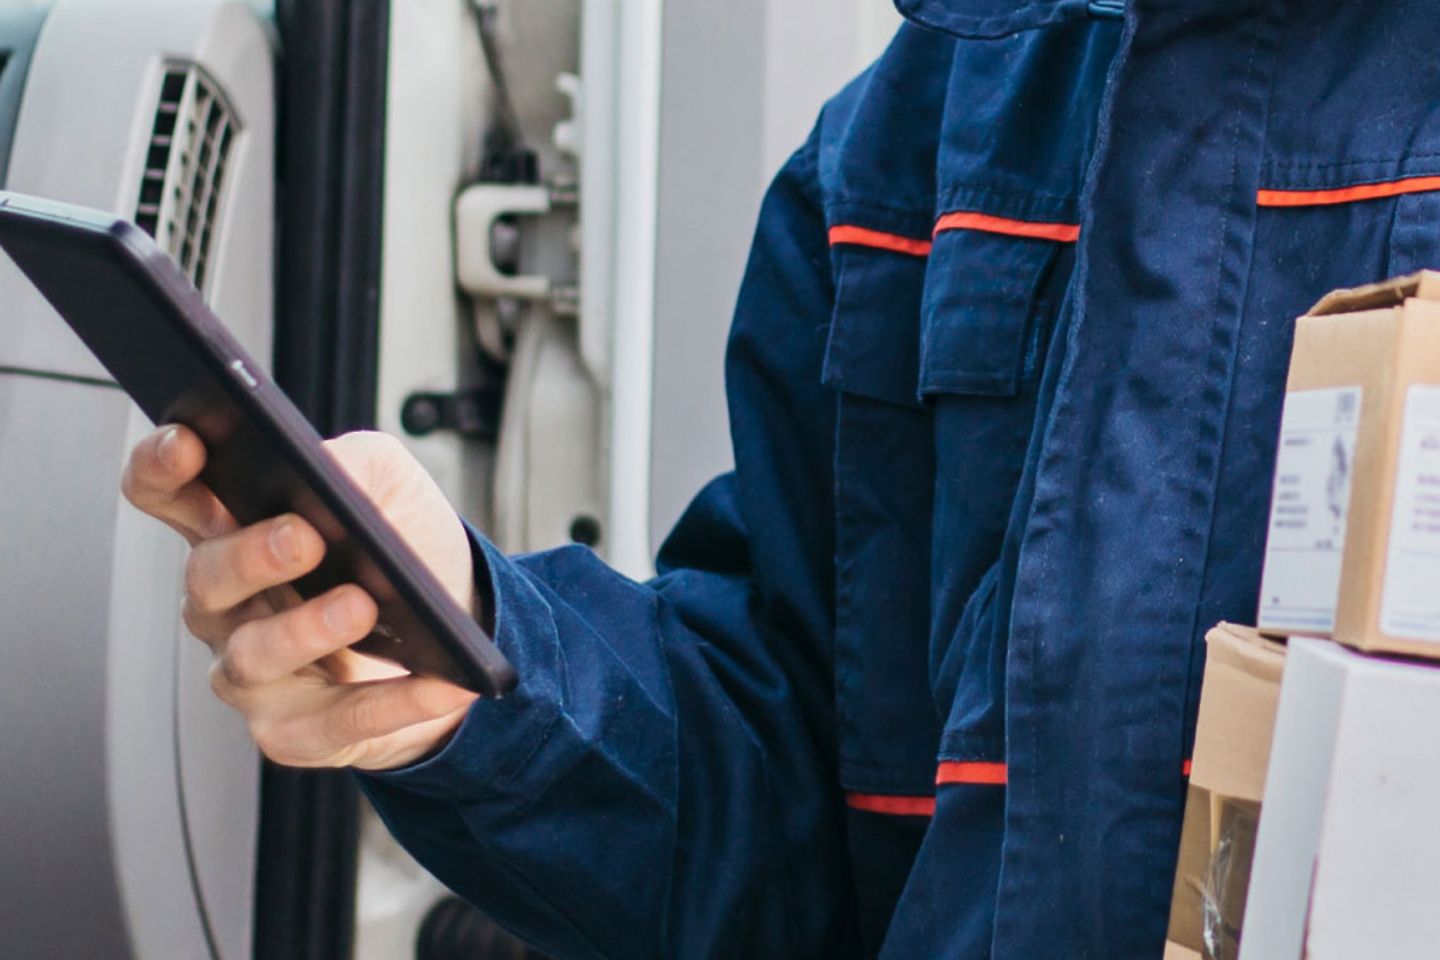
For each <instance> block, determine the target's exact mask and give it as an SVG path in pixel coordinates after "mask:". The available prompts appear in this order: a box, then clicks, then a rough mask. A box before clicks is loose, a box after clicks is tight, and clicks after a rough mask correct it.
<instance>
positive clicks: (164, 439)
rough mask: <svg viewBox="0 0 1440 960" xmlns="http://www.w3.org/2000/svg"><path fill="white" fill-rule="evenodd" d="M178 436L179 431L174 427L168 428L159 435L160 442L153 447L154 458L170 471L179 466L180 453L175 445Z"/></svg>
mask: <svg viewBox="0 0 1440 960" xmlns="http://www.w3.org/2000/svg"><path fill="white" fill-rule="evenodd" d="M179 436H180V431H179V430H178V429H176V428H175V427H170V428H168V429H167V430H166V431H165V432H164V433H162V434H161V435H160V442H159V443H158V444H157V445H156V447H155V456H157V457H159V458H160V462H161V463H162V464H164V465H165V466H167V467H169V468H170V469H171V470H174V469H175V468H176V467H178V466H180V462H179V461H180V457H179V452H180V451H179V448H178V446H177V445H176V443H175V440H176V439H177V438H178V437H179Z"/></svg>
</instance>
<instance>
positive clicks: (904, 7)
mask: <svg viewBox="0 0 1440 960" xmlns="http://www.w3.org/2000/svg"><path fill="white" fill-rule="evenodd" d="M895 7H896V9H898V10H899V11H900V13H901V14H903V15H904V16H905V17H906V19H908V20H912V21H914V22H915V23H918V24H920V25H921V26H925V27H930V28H932V29H936V30H943V31H945V32H946V33H952V34H954V35H955V36H957V37H972V38H977V39H978V38H994V37H1004V36H1009V35H1010V34H1012V33H1019V32H1020V31H1022V30H1033V29H1035V28H1036V27H1048V26H1052V25H1055V24H1060V23H1069V22H1071V21H1074V20H1084V19H1086V18H1089V17H1095V16H1100V17H1116V16H1119V15H1120V13H1121V12H1122V11H1123V9H1124V4H1123V0H895Z"/></svg>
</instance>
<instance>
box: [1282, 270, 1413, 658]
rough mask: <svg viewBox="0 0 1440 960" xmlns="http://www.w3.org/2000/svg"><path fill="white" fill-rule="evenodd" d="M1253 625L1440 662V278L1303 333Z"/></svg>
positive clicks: (1347, 309)
mask: <svg viewBox="0 0 1440 960" xmlns="http://www.w3.org/2000/svg"><path fill="white" fill-rule="evenodd" d="M1259 625H1260V629H1261V630H1262V631H1264V632H1265V633H1271V634H1282V635H1286V634H1310V635H1314V636H1333V637H1334V638H1335V639H1337V640H1339V641H1341V642H1342V643H1346V644H1349V645H1351V646H1354V647H1356V648H1358V649H1361V650H1369V651H1387V652H1392V653H1404V654H1411V655H1418V656H1435V657H1440V273H1434V272H1430V271H1426V272H1422V273H1418V274H1414V275H1412V276H1408V277H1400V278H1397V279H1394V280H1389V281H1386V282H1385V283H1380V284H1375V285H1373V286H1369V287H1360V288H1357V289H1355V290H1339V291H1336V292H1335V293H1332V294H1330V295H1329V296H1327V297H1326V298H1325V299H1323V300H1321V301H1320V302H1319V303H1318V304H1316V306H1315V307H1314V309H1312V310H1311V311H1310V312H1309V313H1308V314H1306V315H1305V316H1304V317H1301V318H1300V319H1299V320H1298V321H1297V322H1296V328H1295V346H1294V350H1293V353H1292V355H1291V360H1290V376H1289V380H1288V381H1287V384H1286V397H1285V412H1284V416H1283V418H1282V424H1281V435H1280V443H1279V449H1278V455H1277V458H1276V471H1275V487H1274V494H1273V497H1272V501H1271V514H1270V530H1269V538H1268V540H1267V543H1266V549H1265V571H1264V576H1263V578H1262V582H1261V587H1260V613H1259Z"/></svg>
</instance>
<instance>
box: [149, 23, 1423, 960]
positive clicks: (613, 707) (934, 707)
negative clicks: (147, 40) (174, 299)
mask: <svg viewBox="0 0 1440 960" xmlns="http://www.w3.org/2000/svg"><path fill="white" fill-rule="evenodd" d="M899 6H900V8H901V10H902V12H904V13H905V14H906V16H907V17H908V18H909V20H910V21H911V22H910V23H908V24H907V25H906V26H905V27H904V28H903V29H902V30H901V31H900V33H899V35H898V36H897V37H896V39H895V41H894V43H893V44H892V45H891V47H890V49H889V50H888V52H886V54H885V55H884V56H883V57H882V58H881V59H880V60H879V61H878V62H877V63H876V64H875V65H874V66H872V67H871V68H870V69H869V70H868V71H866V72H865V73H864V74H863V75H861V76H860V77H859V78H858V79H857V80H855V81H854V82H853V83H852V84H851V85H850V86H849V87H847V88H846V89H845V90H844V91H843V92H841V93H840V94H839V95H838V96H837V97H836V98H835V99H834V100H833V101H832V102H831V103H830V104H828V105H827V106H826V108H825V110H824V111H823V113H822V115H821V117H820V119H819V123H818V125H817V127H816V128H815V132H814V134H813V135H812V136H811V138H810V140H809V142H807V143H806V144H805V145H804V146H803V147H802V148H801V149H800V150H799V152H798V153H796V154H795V156H794V157H793V158H792V159H791V160H790V162H789V163H788V164H787V165H786V167H785V168H784V169H783V170H782V171H781V173H780V174H779V176H778V178H777V179H776V181H775V184H774V186H773V187H772V189H771V191H770V193H769V196H768V198H767V199H766V201H765V205H764V208H763V210H762V212H761V216H760V222H759V227H758V230H757V235H756V239H755V245H754V251H753V253H752V256H751V259H750V264H749V268H748V271H747V274H746V277H745V281H744V287H743V289H742V292H741V296H740V300H739V305H738V308H737V311H736V316H735V322H734V328H733V333H732V335H731V340H730V347H729V354H728V360H727V373H728V391H729V399H730V412H731V423H732V431H733V439H734V450H735V462H736V469H735V472H734V473H733V474H729V475H726V476H723V477H721V478H719V479H717V480H715V481H714V482H713V483H711V484H710V485H709V486H708V487H706V488H705V489H704V490H703V491H701V493H700V494H699V495H698V497H697V498H696V499H695V501H694V503H693V504H692V505H691V507H690V508H689V510H688V512H687V513H686V514H685V516H684V517H683V518H682V520H681V521H680V523H679V525H678V526H677V527H676V529H675V530H674V532H673V533H672V534H671V536H670V537H669V539H668V541H667V542H666V544H665V546H664V548H663V550H662V552H661V555H660V559H659V564H658V569H659V570H660V574H659V576H658V577H657V578H656V579H655V580H653V581H651V582H650V583H646V584H637V583H633V582H630V581H627V580H626V579H624V578H622V577H620V576H619V575H617V574H615V573H614V572H612V571H611V570H609V569H607V568H606V567H605V566H604V565H603V564H602V563H601V562H600V561H599V560H598V559H597V558H596V557H595V556H594V555H593V554H591V553H590V552H589V551H587V550H585V549H584V548H581V547H569V548H564V549H560V550H555V551H552V552H548V553H543V554H539V555H535V556H528V557H523V558H509V557H505V556H503V555H501V554H499V553H498V552H497V551H496V550H495V549H493V548H492V547H491V546H490V545H489V544H488V543H487V542H486V540H485V539H484V537H483V536H481V535H480V534H478V533H475V532H473V531H468V530H467V529H466V528H465V527H463V526H462V524H461V522H460V521H459V520H458V519H457V518H456V517H455V514H454V512H453V511H452V510H451V509H450V508H449V507H448V506H447V504H446V503H445V501H444V499H443V497H442V496H441V495H440V494H439V493H438V491H437V490H436V488H435V487H434V485H433V484H432V483H431V482H430V481H429V478H428V477H426V476H425V475H424V474H423V472H422V471H420V469H419V468H418V467H417V466H416V465H415V464H414V463H413V461H411V460H409V459H408V458H407V457H406V456H405V454H404V453H403V451H402V450H401V449H400V447H399V445H398V444H397V443H395V442H393V441H390V440H388V439H386V438H381V437H377V436H375V435H355V436H350V437H347V438H342V439H340V440H338V441H335V442H334V444H333V447H332V449H334V451H335V453H336V455H337V456H339V457H340V458H341V460H342V461H343V462H344V463H346V465H347V466H348V467H349V468H350V469H351V470H352V472H353V473H354V474H355V475H356V477H357V478H358V479H359V480H360V482H361V483H362V484H363V485H364V486H365V487H366V488H367V489H368V490H369V491H370V493H371V494H372V495H373V496H374V497H375V498H376V499H377V501H378V502H379V503H380V505H381V507H382V508H383V509H384V510H385V511H386V513H387V514H388V515H389V516H390V518H391V519H392V520H393V521H394V522H395V524H396V525H397V527H398V528H399V529H400V530H401V531H403V532H404V533H405V534H406V536H407V537H408V538H409V539H410V540H411V542H412V543H414V545H415V546H416V547H417V549H418V551H419V553H420V555H421V556H422V557H423V558H424V559H425V560H426V561H427V563H429V564H430V565H431V567H432V568H433V569H434V570H435V571H436V572H437V574H439V575H440V576H441V578H442V579H443V580H444V582H446V583H447V584H448V585H449V586H450V588H451V590H452V591H453V592H454V593H455V595H456V596H457V598H459V599H461V600H462V602H466V603H470V604H471V605H472V606H473V608H474V609H475V610H476V612H477V614H483V615H485V616H488V617H493V618H494V622H495V629H496V634H497V639H498V642H499V644H500V646H501V648H502V649H503V650H504V651H505V652H506V654H507V655H508V656H509V658H510V659H511V661H512V662H513V663H514V664H515V665H516V667H517V668H518V670H519V674H520V678H521V679H520V686H519V688H518V690H517V691H516V693H515V694H514V695H512V696H510V697H508V698H506V699H504V700H500V701H484V700H481V701H474V702H472V698H471V697H470V696H469V695H468V694H466V693H464V692H463V691H460V690H458V689H456V688H453V687H449V686H447V685H445V684H444V683H442V682H440V681H436V680H428V679H419V678H412V677H393V676H389V677H386V678H380V679H376V676H377V675H376V673H375V672H374V667H373V665H372V664H367V663H365V662H364V661H362V660H361V659H360V658H358V657H356V656H355V655H353V654H349V653H348V652H347V651H345V650H344V647H345V645H346V644H348V643H350V642H352V641H354V640H355V639H357V638H358V637H360V636H362V635H364V634H365V633H366V632H367V630H368V628H369V626H370V624H371V622H372V621H373V618H374V616H375V610H374V604H373V603H372V602H371V601H370V599H369V598H368V597H366V596H365V595H364V594H363V593H362V592H361V591H360V590H359V588H356V587H342V588H340V589H339V590H337V591H335V592H334V593H333V594H331V595H327V596H325V597H321V598H318V599H315V600H311V601H309V602H307V603H304V604H300V605H293V604H287V603H280V602H275V601H273V600H271V599H267V598H269V597H273V596H274V595H275V594H274V592H273V591H268V592H267V588H270V587H273V586H275V585H278V584H283V583H286V582H288V581H290V580H292V579H294V578H295V577H296V576H298V575H299V574H301V573H303V572H305V571H306V570H308V569H310V568H311V567H313V566H314V564H315V563H316V561H317V560H318V558H319V555H320V552H321V549H322V547H321V544H320V541H319V538H318V536H317V535H316V534H315V532H314V531H313V530H312V529H310V528H309V527H308V526H306V525H305V524H304V523H303V522H302V521H300V520H298V519H297V518H294V517H285V518H280V519H278V520H275V521H270V522H266V523H262V524H259V525H257V526H255V527H252V528H248V529H243V530H237V529H235V527H234V523H233V521H231V520H230V519H229V518H228V516H227V515H225V513H224V511H223V510H222V509H220V508H219V506H218V505H217V504H216V503H215V502H214V501H213V498H211V497H210V495H209V493H208V492H207V491H206V490H205V489H204V488H203V487H200V486H198V485H197V484H196V482H195V481H194V477H195V476H196V474H197V472H198V470H199V468H200V465H201V463H202V461H203V457H204V451H203V449H202V447H201V446H200V444H199V442H198V440H197V439H196V438H195V437H194V435H193V434H190V433H188V432H186V431H184V430H179V429H170V430H165V431H161V432H159V433H157V434H156V435H154V436H153V437H151V438H149V439H147V440H146V441H144V442H143V443H142V444H141V445H140V446H139V447H138V448H137V449H136V451H135V453H134V456H133V459H132V461H131V465H130V467H129V470H128V473H127V478H126V481H125V483H126V491H127V493H128V495H129V496H130V497H131V499H132V500H133V501H134V502H135V503H136V504H137V505H139V506H141V507H142V508H144V509H146V510H148V511H149V512H151V513H154V514H156V515H157V516H160V517H162V518H164V519H166V520H167V521H169V522H170V523H172V525H174V526H176V527H177V528H179V529H180V530H181V531H182V532H183V533H185V534H186V535H187V536H188V537H189V538H190V539H191V541H192V543H193V544H194V545H195V546H194V550H193V554H192V558H191V561H190V568H189V574H190V576H189V584H188V585H189V604H188V608H187V617H188V622H189V623H190V626H191V628H192V630H193V631H194V632H195V633H196V634H197V635H198V636H199V637H201V638H202V639H204V640H206V641H207V642H208V643H210V644H211V645H212V646H213V647H214V649H215V652H216V669H215V671H214V678H215V681H214V685H215V688H216V691H217V693H218V694H219V695H220V696H221V697H222V698H224V699H225V700H227V701H228V702H230V703H232V704H233V705H235V706H236V707H237V708H239V709H240V710H241V711H243V712H244V713H245V715H246V717H247V718H248V719H249V722H250V724H251V727H252V730H253V731H254V734H255V736H256V739H257V741H258V742H259V744H260V745H261V747H262V748H263V749H264V750H265V751H266V752H267V753H268V754H269V755H270V756H271V757H273V758H274V759H276V760H277V761H279V762H281V763H290V764H297V765H317V766H318V765H331V766H352V767H354V768H356V769H357V770H359V771H361V773H360V774H359V777H360V780H361V783H362V785H363V786H364V788H365V790H366V791H367V793H368V794H369V796H370V797H371V799H372V800H373V801H374V803H375V805H376V807H377V808H378V809H379V811H380V813H381V815H382V816H383V817H384V818H385V820H386V822H387V823H388V824H389V825H390V827H391V829H392V830H393V831H394V832H395V834H396V835H397V836H398V837H399V838H400V840H401V841H402V842H403V843H404V844H405V845H406V846H407V847H408V848H409V849H410V850H411V851H412V852H413V853H414V854H415V855H416V856H417V857H418V858H419V859H420V860H421V862H423V863H424V864H426V865H427V866H428V867H429V868H430V869H431V870H432V871H434V873H435V874H436V875H437V876H439V877H440V878H441V879H442V880H444V881H445V882H446V883H448V884H449V885H450V886H451V887H453V888H454V889H455V890H457V891H459V892H460V893H461V894H463V895H464V896H466V897H468V898H469V899H471V900H472V901H474V902H475V903H477V904H479V905H480V906H482V907H483V908H484V909H485V910H486V911H487V912H489V913H490V914H491V915H493V916H494V917H496V918H497V919H499V920H500V921H502V922H503V923H505V924H506V925H507V926H509V927H511V928H512V929H514V930H516V931H518V932H519V933H520V934H522V935H523V936H525V937H527V938H529V939H530V940H532V941H534V942H536V943H537V944H539V945H540V946H541V947H542V948H543V949H544V950H546V951H547V952H549V953H551V954H553V955H554V956H556V957H562V958H565V957H642V956H645V957H649V956H667V957H683V958H698V957H752V958H753V957H862V956H874V955H877V954H878V955H879V956H882V957H886V958H895V960H899V958H907V960H908V958H920V957H946V958H972V957H974V958H979V957H996V958H1042V957H1095V958H1099V957H1152V956H1158V955H1159V952H1160V948H1161V943H1162V941H1163V938H1164V929H1165V918H1166V913H1167V907H1168V901H1169V892H1170V888H1171V878H1172V871H1173V866H1174V859H1175V852H1176V844H1177V840H1178V834H1179V822H1180V814H1181V807H1182V803H1183V796H1184V775H1185V770H1186V769H1187V766H1188V764H1187V758H1188V755H1189V753H1188V751H1189V746H1190V744H1191V741H1192V737H1193V727H1194V717H1195V710H1196V702H1197V696H1198V685H1199V679H1200V670H1201V665H1202V660H1203V643H1202V642H1201V637H1202V635H1203V633H1204V631H1205V629H1206V628H1207V627H1208V626H1209V625H1211V624H1213V623H1214V622H1216V621H1217V620H1220V619H1222V618H1229V619H1234V620H1239V621H1242V622H1243V621H1246V620H1248V619H1249V618H1251V617H1252V616H1253V614H1254V610H1255V607H1256V589H1257V583H1258V580H1259V564H1260V556H1261V550H1262V546H1263V538H1264V529H1265V516H1266V509H1267V505H1268V504H1267V501H1268V486H1269V479H1270V474H1271V471H1272V469H1273V460H1274V446H1275V435H1276V429H1277V424H1278V419H1279V410H1280V402H1281V396H1282V389H1283V381H1284V375H1285V367H1286V360H1287V356H1288V351H1289V345H1290V337H1291V329H1292V327H1291V323H1292V318H1293V317H1295V316H1296V315H1298V314H1299V313H1301V312H1303V311H1304V310H1305V308H1306V307H1307V306H1308V305H1309V304H1310V303H1312V302H1313V301H1314V300H1315V299H1317V298H1318V297H1319V296H1320V295H1321V294H1323V293H1325V292H1326V291H1327V290H1329V289H1331V288H1333V287H1337V286H1347V285H1354V284H1358V283H1362V282H1367V281H1373V280H1377V279H1380V278H1382V277H1384V276H1387V275H1393V274H1397V273H1402V272H1406V271H1409V270H1412V269H1415V268H1418V267H1421V266H1428V265H1435V264H1437V263H1440V257H1437V240H1440V228H1437V227H1436V226H1435V224H1440V215H1437V214H1440V193H1437V192H1434V191H1436V190H1437V187H1440V177H1437V175H1440V57H1436V56H1435V50H1436V49H1437V46H1440V43H1437V41H1440V37H1437V36H1436V35H1435V34H1437V32H1440V18H1437V17H1435V16H1434V11H1433V10H1430V9H1429V8H1428V7H1425V6H1422V5H1420V4H1418V3H1411V2H1403V0H1397V2H1394V3H1388V4H1381V5H1376V4H1366V3H1360V2H1348V3H1347V2H1339V0H1304V2H1302V0H1166V2H1162V0H1131V2H1130V3H1128V4H1124V5H1122V3H1121V2H1120V0H1091V2H1088V3H1087V2H1086V0H899ZM1122 6H1123V9H1122ZM366 679H368V682H363V683H362V682H354V681H357V680H366Z"/></svg>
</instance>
